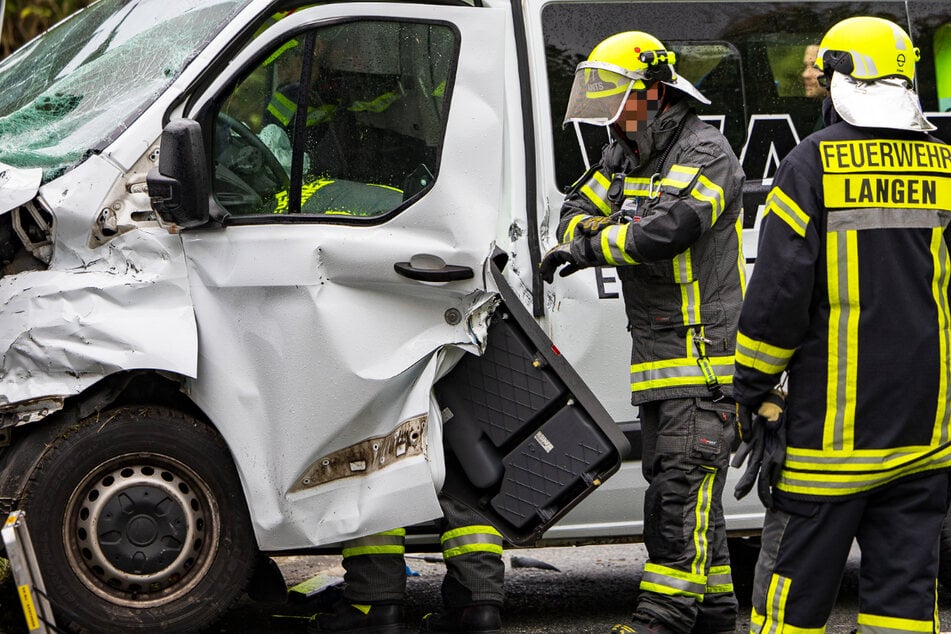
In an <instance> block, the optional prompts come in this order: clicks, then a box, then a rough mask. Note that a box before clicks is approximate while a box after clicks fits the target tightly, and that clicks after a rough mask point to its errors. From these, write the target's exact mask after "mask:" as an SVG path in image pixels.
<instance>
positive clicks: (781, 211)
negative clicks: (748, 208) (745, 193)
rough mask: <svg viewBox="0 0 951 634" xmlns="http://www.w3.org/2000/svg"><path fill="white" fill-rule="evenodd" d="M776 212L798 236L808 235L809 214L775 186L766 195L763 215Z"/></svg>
mask: <svg viewBox="0 0 951 634" xmlns="http://www.w3.org/2000/svg"><path fill="white" fill-rule="evenodd" d="M770 213H774V214H776V216H777V217H778V218H780V219H781V220H782V221H783V222H785V223H786V224H787V225H789V228H790V229H792V230H793V231H794V232H795V233H796V234H797V235H798V236H800V237H802V238H804V237H806V227H808V226H809V216H808V215H806V213H805V212H804V211H803V210H802V209H801V208H800V207H799V205H797V204H796V202H795V201H794V200H793V199H792V198H790V197H789V196H788V195H786V193H785V192H784V191H783V190H781V189H780V188H779V187H773V188H772V189H771V190H770V192H769V195H768V196H766V209H765V210H764V211H763V217H764V218H765V217H766V216H767V215H768V214H770Z"/></svg>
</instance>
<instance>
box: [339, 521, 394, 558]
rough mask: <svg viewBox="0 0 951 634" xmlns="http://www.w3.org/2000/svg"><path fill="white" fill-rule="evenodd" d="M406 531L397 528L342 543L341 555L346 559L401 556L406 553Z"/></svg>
mask: <svg viewBox="0 0 951 634" xmlns="http://www.w3.org/2000/svg"><path fill="white" fill-rule="evenodd" d="M405 541H406V529H404V528H397V529H393V530H390V531H385V532H382V533H376V534H374V535H367V536H366V537H360V538H358V539H351V540H348V541H346V542H344V543H343V548H342V554H343V556H344V558H346V557H357V556H359V555H403V554H404V553H405V552H406V546H405Z"/></svg>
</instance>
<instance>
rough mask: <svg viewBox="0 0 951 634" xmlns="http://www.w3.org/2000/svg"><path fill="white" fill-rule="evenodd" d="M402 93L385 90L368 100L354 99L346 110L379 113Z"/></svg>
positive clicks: (394, 101)
mask: <svg viewBox="0 0 951 634" xmlns="http://www.w3.org/2000/svg"><path fill="white" fill-rule="evenodd" d="M401 97H402V95H399V94H397V93H395V92H392V91H390V92H385V93H383V94H382V95H378V96H376V97H374V98H373V99H371V100H369V101H359V100H358V101H354V102H353V103H352V104H350V106H349V107H348V108H347V110H349V111H351V112H374V113H379V112H383V111H384V110H386V109H387V108H389V107H390V106H392V105H393V104H394V103H396V102H397V101H399V100H400V98H401Z"/></svg>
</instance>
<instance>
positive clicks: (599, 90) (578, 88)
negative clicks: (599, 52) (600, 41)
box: [562, 62, 646, 126]
mask: <svg viewBox="0 0 951 634" xmlns="http://www.w3.org/2000/svg"><path fill="white" fill-rule="evenodd" d="M643 79H644V78H643V76H641V75H640V74H638V73H632V72H631V71H628V70H626V69H624V68H621V67H620V66H614V65H612V64H605V63H602V62H581V63H580V64H578V68H577V70H576V71H575V80H574V83H573V84H572V86H571V94H570V95H569V96H568V108H567V110H566V111H565V120H564V122H563V124H562V125H568V123H570V122H573V121H577V122H579V123H590V124H592V125H601V126H606V125H611V124H612V123H614V122H615V121H617V119H618V117H619V116H620V115H621V111H622V109H623V108H624V103H625V102H626V101H627V97H628V95H629V94H630V93H631V90H632V89H633V88H645V87H646V86H645V83H644V81H643Z"/></svg>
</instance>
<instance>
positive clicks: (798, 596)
mask: <svg viewBox="0 0 951 634" xmlns="http://www.w3.org/2000/svg"><path fill="white" fill-rule="evenodd" d="M949 482H951V476H949V472H947V471H942V472H938V473H929V474H926V475H919V476H912V477H909V478H905V479H902V480H898V481H896V482H892V483H890V484H886V485H884V486H881V487H878V488H876V489H874V490H872V491H871V492H869V493H867V494H865V495H863V496H861V497H850V498H848V499H845V500H832V501H829V502H811V501H801V500H795V499H791V498H790V497H789V496H786V495H783V494H782V492H779V493H778V494H774V500H775V501H776V510H774V511H767V513H766V521H765V524H764V526H763V547H762V550H761V551H760V556H759V560H758V561H757V564H756V576H755V580H754V582H753V611H752V614H751V617H750V630H751V632H755V633H760V632H763V633H764V634H765V633H767V632H769V633H771V634H783V633H784V632H785V633H787V634H793V633H795V634H801V633H809V634H812V633H816V634H820V633H821V632H824V631H825V624H826V620H827V619H828V618H829V615H830V614H831V612H832V609H833V607H834V605H835V600H836V595H837V594H838V591H839V584H840V582H841V580H842V572H843V570H844V568H845V564H846V561H847V559H848V557H849V551H850V549H851V547H852V541H853V539H854V540H855V541H856V542H857V543H858V546H859V548H860V549H861V552H862V555H861V556H862V559H861V564H860V568H859V615H858V632H859V634H863V633H864V634H898V633H900V632H935V633H936V632H938V615H937V612H936V610H937V608H936V601H937V576H938V549H939V541H940V535H941V525H942V523H943V522H944V518H945V514H946V513H947V510H948V490H949Z"/></svg>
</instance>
